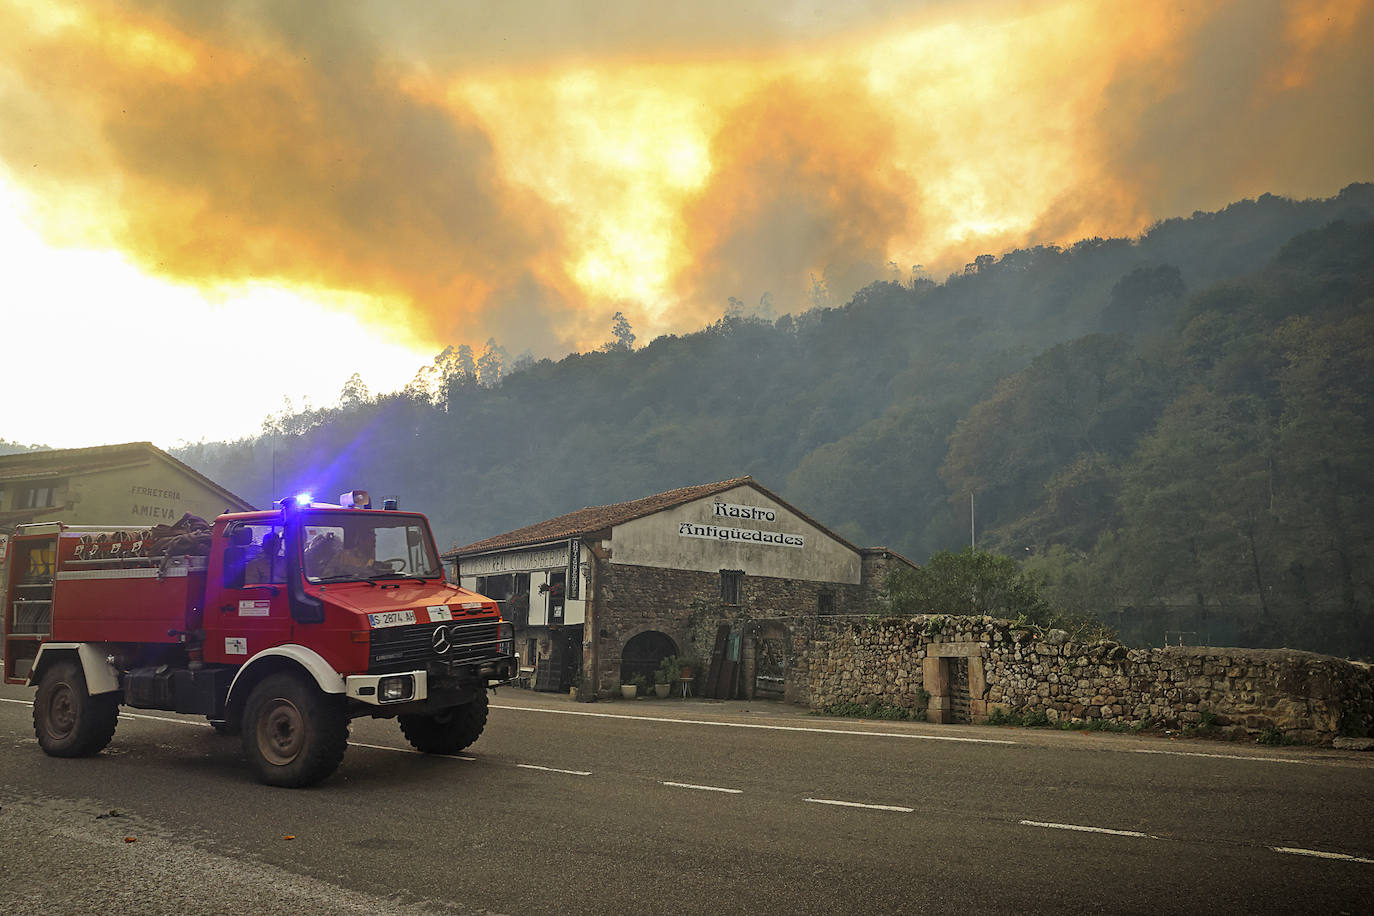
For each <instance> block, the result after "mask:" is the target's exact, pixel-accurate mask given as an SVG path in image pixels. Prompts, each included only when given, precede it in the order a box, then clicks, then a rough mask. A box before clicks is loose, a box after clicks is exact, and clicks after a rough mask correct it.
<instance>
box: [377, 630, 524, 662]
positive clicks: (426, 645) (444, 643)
mask: <svg viewBox="0 0 1374 916" xmlns="http://www.w3.org/2000/svg"><path fill="white" fill-rule="evenodd" d="M440 629H442V630H443V631H444V634H443V637H444V638H437V637H436V636H435V631H437V630H440ZM500 637H501V624H499V623H496V622H494V621H493V622H491V623H485V622H484V623H440V624H432V623H425V624H418V625H416V626H413V627H387V628H385V629H378V630H373V631H372V645H371V648H370V649H369V650H368V659H367V670H368V671H369V672H370V673H373V674H377V673H385V672H388V671H406V670H409V669H411V668H423V667H424V666H425V665H426V664H427V663H428V662H431V661H436V660H444V661H447V662H449V663H450V664H462V663H463V662H470V661H481V660H483V659H488V658H496V657H499V656H500V655H501V651H500V646H499V639H500ZM436 644H437V645H436ZM441 650H442V651H441Z"/></svg>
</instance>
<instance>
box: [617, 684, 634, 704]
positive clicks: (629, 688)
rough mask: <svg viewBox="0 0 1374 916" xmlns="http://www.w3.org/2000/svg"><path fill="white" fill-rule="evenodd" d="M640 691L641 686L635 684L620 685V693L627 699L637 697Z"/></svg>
mask: <svg viewBox="0 0 1374 916" xmlns="http://www.w3.org/2000/svg"><path fill="white" fill-rule="evenodd" d="M638 692H639V688H637V687H635V685H634V684H621V685H620V695H621V696H622V697H624V698H625V699H627V700H633V699H634V698H635V694H636V693H638Z"/></svg>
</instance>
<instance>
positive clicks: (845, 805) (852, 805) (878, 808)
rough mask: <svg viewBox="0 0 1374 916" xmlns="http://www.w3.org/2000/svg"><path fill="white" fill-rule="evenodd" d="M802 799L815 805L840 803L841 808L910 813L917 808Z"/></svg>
mask: <svg viewBox="0 0 1374 916" xmlns="http://www.w3.org/2000/svg"><path fill="white" fill-rule="evenodd" d="M802 801H807V802H811V803H812V804H813V805H838V806H840V807H841V808H870V809H872V810H874V811H900V812H902V813H903V814H910V813H911V812H913V811H915V810H916V809H915V808H906V807H903V806H902V805H868V804H864V803H863V802H852V801H840V800H839V799H837V798H803V799H802Z"/></svg>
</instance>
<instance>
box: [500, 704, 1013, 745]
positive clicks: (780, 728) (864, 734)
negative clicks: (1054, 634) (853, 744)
mask: <svg viewBox="0 0 1374 916" xmlns="http://www.w3.org/2000/svg"><path fill="white" fill-rule="evenodd" d="M491 708H492V709H507V710H514V711H516V712H542V713H547V714H548V715H553V716H586V717H587V718H591V719H628V720H630V721H634V722H668V723H670V724H673V725H711V726H715V727H716V728H755V729H762V730H766V731H776V732H814V733H815V734H818V735H857V736H859V737H861V738H908V739H911V740H913V741H956V742H961V743H965V744H1017V743H1018V742H1016V741H1005V740H1002V739H998V738H961V737H957V736H955V735H915V734H911V733H909V732H870V731H859V730H858V729H844V728H802V727H800V726H797V725H761V724H759V723H757V722H711V721H709V720H706V719H674V718H669V717H666V716H627V715H622V714H619V713H610V712H578V711H575V710H571V709H540V708H537V707H534V706H497V705H492V706H491Z"/></svg>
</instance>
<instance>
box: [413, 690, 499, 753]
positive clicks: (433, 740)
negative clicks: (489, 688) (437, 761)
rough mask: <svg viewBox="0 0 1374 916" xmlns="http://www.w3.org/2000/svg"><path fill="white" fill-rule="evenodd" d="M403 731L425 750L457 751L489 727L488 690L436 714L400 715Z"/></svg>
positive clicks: (434, 751)
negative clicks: (460, 704)
mask: <svg viewBox="0 0 1374 916" xmlns="http://www.w3.org/2000/svg"><path fill="white" fill-rule="evenodd" d="M396 718H397V719H398V720H399V721H400V723H401V732H402V733H403V734H404V735H405V736H406V740H407V741H409V742H410V746H411V747H413V748H415V750H417V751H420V752H421V753H425V754H456V753H458V752H459V751H461V750H462V749H463V748H465V747H467V746H468V745H469V744H471V743H472V742H474V741H476V740H477V739H478V737H479V736H480V735H481V734H482V729H484V728H486V727H487V694H486V691H482V692H481V693H479V694H477V696H476V697H474V698H473V699H472V700H470V701H469V702H467V703H464V704H463V705H462V706H450V707H449V708H448V709H445V710H444V711H443V712H441V713H438V714H436V715H432V716H397V717H396Z"/></svg>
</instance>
